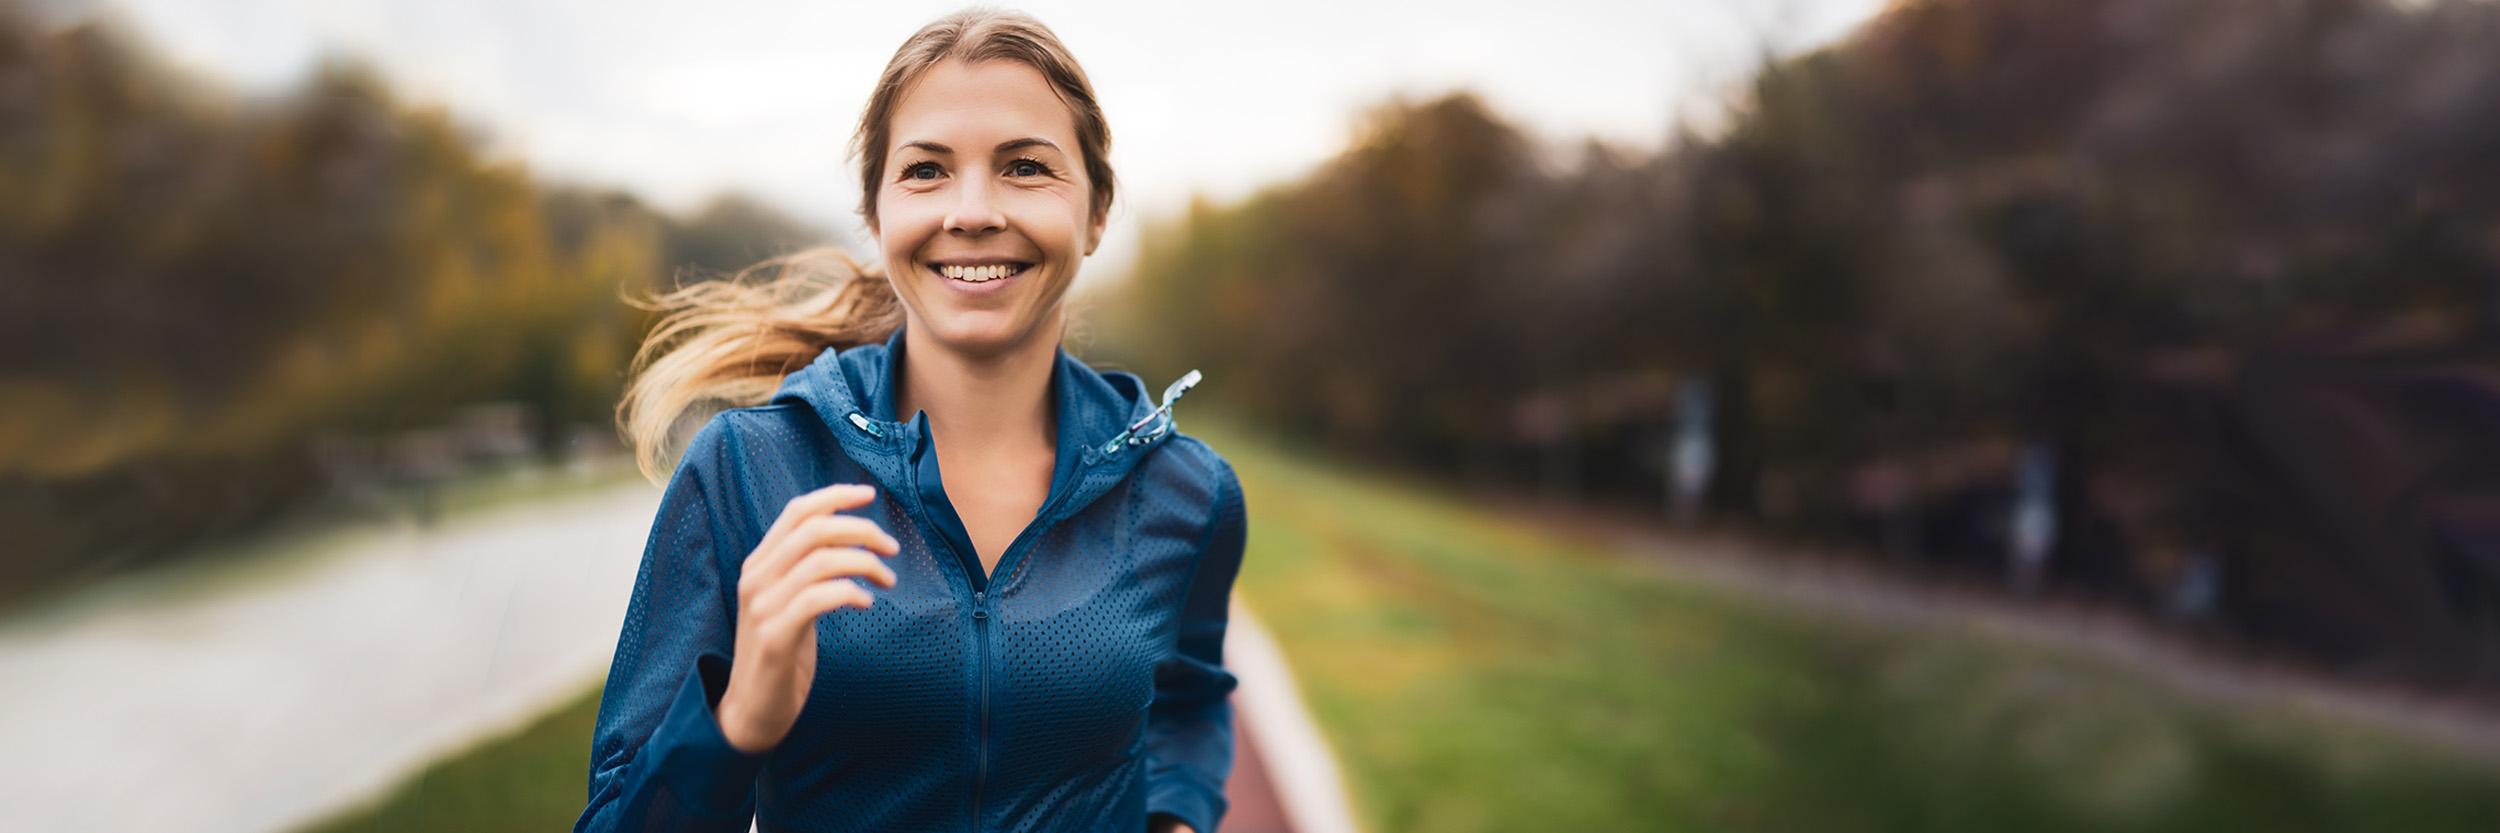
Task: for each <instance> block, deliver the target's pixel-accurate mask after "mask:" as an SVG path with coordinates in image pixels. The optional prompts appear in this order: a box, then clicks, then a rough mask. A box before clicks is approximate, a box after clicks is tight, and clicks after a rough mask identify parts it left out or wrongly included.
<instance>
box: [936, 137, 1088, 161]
mask: <svg viewBox="0 0 2500 833" xmlns="http://www.w3.org/2000/svg"><path fill="white" fill-rule="evenodd" d="M1034 145H1040V146H1042V147H1046V148H1050V149H1051V150H1059V152H1061V153H1066V152H1067V151H1064V150H1060V149H1059V145H1058V143H1056V142H1052V141H1051V140H1049V139H1044V138H1042V137H1039V136H1026V137H1024V138H1022V139H1009V140H1007V141H1004V142H1000V143H998V147H996V148H992V149H991V150H990V152H991V153H994V154H996V153H1006V152H1008V151H1011V150H1015V149H1017V148H1026V147H1032V146H1034ZM903 147H907V148H919V149H921V150H925V151H928V152H930V153H934V154H938V155H940V156H947V155H951V154H953V153H954V152H955V149H954V148H951V147H947V146H945V145H942V144H938V143H936V142H932V141H929V140H926V139H919V140H914V141H909V142H904V143H903Z"/></svg>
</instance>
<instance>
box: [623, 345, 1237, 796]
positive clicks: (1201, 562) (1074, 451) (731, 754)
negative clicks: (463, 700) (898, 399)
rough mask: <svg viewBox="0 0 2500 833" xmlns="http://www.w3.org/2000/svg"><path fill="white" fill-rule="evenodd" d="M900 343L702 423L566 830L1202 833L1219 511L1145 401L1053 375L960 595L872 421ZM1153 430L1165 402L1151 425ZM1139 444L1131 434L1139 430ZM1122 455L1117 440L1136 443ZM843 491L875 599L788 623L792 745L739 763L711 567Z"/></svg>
mask: <svg viewBox="0 0 2500 833" xmlns="http://www.w3.org/2000/svg"><path fill="white" fill-rule="evenodd" d="M902 353H903V346H902V331H901V330H899V329H898V330H897V331H896V332H895V334H894V335H893V336H892V337H891V338H888V339H887V340H886V341H885V343H884V344H882V345H878V344H869V345H863V346H860V347H857V348H853V349H848V350H836V349H833V348H827V349H826V350H825V351H824V352H823V353H822V354H821V355H819V356H817V358H816V359H815V361H814V362H813V363H811V364H809V365H808V366H807V367H805V368H803V369H801V370H799V371H798V372H796V373H792V374H790V375H789V376H787V377H786V378H784V380H783V381H782V384H781V387H780V389H779V390H778V392H776V393H775V394H774V396H773V398H772V399H771V400H770V401H768V402H767V403H765V404H763V405H758V406H754V407H747V408H736V409H732V410H728V411H723V412H721V413H720V414H718V415H717V416H715V417H713V418H712V419H711V420H710V421H709V422H707V423H705V424H704V426H703V427H702V429H701V430H700V431H698V432H696V434H695V435H694V437H693V439H692V440H691V441H690V442H689V443H688V444H687V448H686V450H685V452H684V455H683V456H682V457H681V458H680V459H679V461H678V464H677V468H676V471H675V473H674V474H673V475H671V477H670V479H669V483H668V487H667V489H666V491H665V492H664V494H663V496H662V498H661V502H660V509H659V512H658V515H657V517H656V518H655V519H654V520H653V522H652V525H651V534H650V538H649V539H648V541H647V543H646V545H645V547H644V550H643V555H642V566H641V569H640V572H639V574H638V575H637V576H636V578H635V579H634V590H633V596H632V599H631V600H630V602H629V603H628V607H627V608H626V612H625V624H624V630H623V633H622V634H621V635H620V636H619V637H618V638H617V644H616V659H615V661H614V664H612V665H611V666H610V668H609V671H608V681H607V690H606V693H605V694H604V695H603V696H602V697H601V698H600V701H599V719H598V724H597V727H596V728H595V729H594V730H593V734H592V738H591V757H590V803H589V806H588V807H587V808H586V809H584V810H583V812H582V816H581V820H580V821H579V822H578V823H577V824H575V825H574V830H576V831H577V833H578V832H580V831H623V830H707V831H743V830H746V829H747V827H748V824H749V821H750V819H752V821H753V823H754V825H755V826H756V827H757V828H759V829H760V830H763V831H775V830H805V831H818V830H823V831H834V830H874V831H884V832H885V833H904V832H905V831H1019V832H1020V833H1021V832H1022V831H1098V830H1117V831H1138V830H1144V829H1146V826H1147V823H1148V816H1149V815H1150V814H1165V815H1170V816H1174V817H1177V818H1178V819H1180V820H1181V821H1184V822H1186V823H1188V824H1189V825H1190V826H1191V827H1193V828H1196V829H1197V830H1199V831H1201V833H1215V831H1216V825H1217V822H1218V821H1220V820H1221V819H1222V817H1223V815H1224V809H1225V798H1224V792H1223V789H1224V781H1225V777H1226V776H1227V775H1228V774H1229V772H1230V770H1231V768H1232V758H1233V737H1232V723H1231V717H1232V714H1231V706H1230V704H1229V701H1228V699H1227V696H1228V695H1229V693H1230V692H1231V691H1232V689H1233V685H1234V678H1233V676H1232V675H1231V674H1230V673H1229V672H1227V671H1226V670H1225V668H1224V666H1223V660H1222V653H1221V649H1222V645H1223V641H1224V626H1225V619H1226V612H1225V608H1226V602H1227V600H1228V598H1229V596H1230V594H1231V589H1232V584H1233V578H1234V575H1235V573H1236V572H1237V570H1238V569H1239V567H1240V564H1241V552H1242V544H1243V538H1244V532H1243V514H1242V513H1243V508H1242V500H1241V487H1240V483H1239V481H1237V480H1236V479H1235V478H1234V476H1233V471H1232V468H1231V467H1230V466H1229V465H1228V464H1226V463H1225V461H1224V459H1223V457H1221V456H1219V455H1217V454H1216V453H1215V452H1214V451H1213V450H1212V449H1210V448H1208V447H1207V446H1206V444H1204V443H1201V442H1199V441H1198V440H1196V439H1195V438H1192V437H1189V436H1187V435H1183V434H1180V433H1178V432H1177V431H1175V430H1174V429H1173V427H1172V422H1171V420H1170V419H1169V418H1168V416H1169V415H1168V412H1167V413H1166V414H1163V415H1157V414H1156V413H1155V411H1156V407H1155V404H1154V403H1153V402H1152V401H1150V399H1149V396H1148V394H1147V393H1146V390H1145V386H1144V384H1143V382H1141V381H1140V380H1139V379H1138V378H1137V377H1136V376H1135V375H1132V374H1129V373H1125V372H1117V371H1113V372H1097V371H1095V370H1094V369H1092V368H1090V367H1087V366H1086V365H1085V364H1084V363H1083V362H1080V361H1078V360H1076V359H1075V358H1074V357H1072V356H1070V355H1069V354H1068V352H1067V351H1066V350H1065V349H1061V350H1060V351H1059V355H1058V360H1057V364H1056V365H1055V366H1054V368H1053V369H1052V371H1051V385H1050V387H1051V392H1052V400H1053V401H1052V407H1053V409H1054V413H1056V414H1057V431H1058V462H1057V464H1056V466H1055V471H1054V472H1053V474H1052V476H1051V484H1050V493H1049V497H1047V498H1046V499H1044V501H1043V503H1042V507H1041V510H1040V512H1039V513H1038V514H1037V515H1036V516H1035V518H1034V520H1033V522H1032V524H1031V525H1030V526H1028V527H1027V528H1026V529H1025V530H1024V531H1023V533H1021V534H1020V535H1018V536H1017V537H1016V539H1015V541H1014V543H1012V544H1010V545H1009V546H1008V547H1007V550H1006V552H1005V553H1004V554H1003V555H1002V556H1001V557H1000V558H999V560H998V566H997V570H996V574H995V575H988V576H985V575H984V574H983V571H982V569H981V565H980V561H979V557H978V556H977V555H976V554H975V553H974V551H973V549H972V543H971V538H970V536H969V535H968V534H967V533H966V532H965V530H964V525H963V522H962V521H961V520H960V519H959V518H958V517H957V516H956V514H955V511H954V509H953V507H952V506H951V504H949V503H948V501H947V497H946V491H945V489H944V488H943V486H942V485H941V484H940V483H939V479H938V464H937V459H938V458H937V453H936V450H935V448H934V447H933V446H932V445H931V441H930V436H929V423H928V418H927V415H926V414H925V413H924V414H914V415H913V416H912V417H911V418H910V419H909V420H908V421H904V420H900V419H898V417H897V415H896V414H895V413H894V409H895V404H894V382H895V381H896V380H897V379H898V378H899V377H898V376H897V364H898V362H899V361H900V360H901V358H902ZM1165 404H1166V405H1168V404H1169V402H1168V401H1167V402H1166V403H1165ZM1158 416H1160V417H1162V418H1155V417H1158ZM1141 421H1143V422H1144V424H1143V425H1139V426H1138V427H1137V428H1136V430H1134V431H1131V430H1129V429H1130V428H1131V426H1132V425H1137V424H1138V423H1140V422H1141ZM833 483H869V484H874V485H875V486H877V487H878V491H877V498H876V501H875V502H874V503H872V504H870V505H868V506H864V507H860V508H858V509H854V510H850V511H848V512H846V513H845V514H854V515H859V516H862V517H866V518H868V519H870V520H874V521H876V522H877V524H878V525H879V526H882V527H883V528H885V530H886V531H887V532H889V533H891V534H893V536H894V537H895V538H896V539H897V540H899V541H901V542H902V545H903V546H902V550H901V552H900V553H899V554H897V555H894V556H893V557H891V558H890V559H888V561H887V563H888V565H889V566H891V567H892V568H893V569H894V572H895V574H896V578H897V581H896V584H895V586H894V587H892V588H882V589H881V588H874V587H873V586H872V590H874V591H875V593H876V603H875V605H874V606H872V607H869V608H864V609H863V608H842V609H838V610H834V611H832V612H829V613H826V614H824V615H822V616H819V617H818V618H817V621H816V642H817V649H818V652H819V654H818V657H817V660H816V678H815V681H814V682H813V684H812V685H811V687H810V689H809V691H808V695H807V703H806V705H805V707H804V708H803V710H802V711H801V712H800V714H799V717H798V722H797V724H796V725H795V726H793V727H792V729H791V730H790V734H789V736H788V737H786V738H785V739H783V740H782V742H781V745H780V746H778V747H775V748H774V749H772V750H771V751H769V752H766V753H764V754H761V755H750V754H747V753H745V752H742V751H740V750H738V749H737V748H736V747H733V746H730V745H729V742H728V741H727V739H726V738H724V737H723V736H722V734H721V729H720V723H719V721H718V720H717V719H716V718H715V716H714V714H715V709H716V708H717V707H718V706H719V704H720V698H721V694H722V692H723V691H724V690H725V689H726V688H727V686H728V682H729V664H730V661H731V658H733V657H734V656H736V652H735V650H734V649H733V648H732V645H731V640H732V638H733V636H734V635H735V634H736V632H737V618H736V617H737V603H738V598H737V586H738V573H739V568H740V567H741V565H742V564H743V563H744V561H745V559H746V556H747V555H748V553H750V552H752V551H753V550H754V549H755V545H756V543H757V542H758V541H760V540H762V537H763V532H764V530H765V529H767V528H769V527H770V526H771V525H772V522H773V520H774V519H775V518H776V517H778V516H779V515H780V514H781V511H782V508H783V505H784V504H786V503H788V502H789V500H790V499H791V498H793V497H796V496H798V495H800V494H802V493H805V492H808V491H811V490H814V489H816V488H819V487H822V486H825V485H829V484H833Z"/></svg>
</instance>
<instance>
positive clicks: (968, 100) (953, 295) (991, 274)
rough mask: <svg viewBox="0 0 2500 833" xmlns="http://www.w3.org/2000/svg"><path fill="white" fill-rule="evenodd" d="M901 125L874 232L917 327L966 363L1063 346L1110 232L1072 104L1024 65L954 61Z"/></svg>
mask: <svg viewBox="0 0 2500 833" xmlns="http://www.w3.org/2000/svg"><path fill="white" fill-rule="evenodd" d="M889 127H890V128H891V129H890V131H889V132H888V136H889V137H890V141H891V144H890V145H889V146H888V147H887V148H886V163H885V170H884V172H883V173H882V174H881V175H880V176H879V177H878V179H879V184H878V185H877V188H878V192H877V205H876V209H877V212H876V213H877V217H876V220H875V222H874V228H873V231H875V233H876V235H877V246H878V248H879V249H880V250H882V252H883V255H884V258H885V263H886V267H887V274H888V275H889V276H890V277H891V278H892V279H893V281H894V291H895V293H896V294H897V295H900V296H901V297H902V300H903V306H904V309H905V312H906V314H907V315H908V316H909V318H910V323H909V325H908V326H909V327H910V328H911V329H914V330H920V331H923V332H925V333H927V334H928V335H931V336H934V337H935V338H936V339H937V341H938V343H940V344H942V345H945V346H946V348H947V349H949V350H951V351H955V352H959V353H963V354H966V355H995V354H998V353H1001V352H1005V351H1008V350H1012V349H1014V348H1016V347H1019V346H1023V345H1028V344H1031V343H1032V342H1033V340H1034V339H1037V338H1041V339H1050V340H1053V341H1054V342H1055V341H1056V339H1057V338H1058V336H1059V329H1060V328H1059V323H1060V301H1061V300H1062V299H1064V298H1065V297H1066V295H1067V292H1068V286H1069V285H1070V284H1072V283H1074V282H1075V281H1076V270H1077V265H1078V264H1079V263H1081V262H1082V261H1083V260H1084V258H1085V256H1087V255H1090V254H1092V253H1093V251H1094V246H1095V244H1096V243H1098V242H1100V240H1101V239H1102V229H1103V224H1102V223H1101V221H1100V220H1099V219H1097V218H1095V217H1093V216H1091V215H1092V210H1091V197H1092V193H1093V185H1092V183H1091V182H1089V181H1088V180H1087V179H1086V177H1085V164H1084V160H1083V159H1082V158H1081V157H1080V156H1079V155H1078V154H1079V153H1080V151H1079V150H1078V145H1077V142H1076V127H1075V120H1074V117H1073V116H1071V115H1070V113H1069V111H1068V108H1067V105H1065V104H1062V103H1061V102H1060V100H1059V97H1058V95H1057V94H1055V93H1054V92H1053V91H1052V89H1051V86H1050V83H1049V82H1048V81H1046V80H1044V79H1043V77H1042V74H1041V72H1040V71H1038V70H1035V69H1034V68H1032V67H1030V66H1027V65H1025V64H1022V63H1019V62H1016V61H1006V60H993V61H983V62H980V63H977V64H968V63H964V62H962V61H956V60H949V61H945V62H943V63H940V64H938V65H936V66H933V67H930V68H929V70H928V71H927V72H926V73H923V74H922V75H921V76H920V78H919V79H918V80H916V81H914V82H912V84H911V86H910V87H909V88H908V89H907V90H906V91H905V92H904V93H903V96H902V98H901V99H900V100H899V101H898V102H897V103H896V106H895V108H894V113H893V116H892V118H891V119H890V121H889Z"/></svg>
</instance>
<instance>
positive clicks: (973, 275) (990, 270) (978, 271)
mask: <svg viewBox="0 0 2500 833" xmlns="http://www.w3.org/2000/svg"><path fill="white" fill-rule="evenodd" d="M1032 267H1033V264H1030V263H992V264H985V265H981V266H943V265H939V264H935V263H932V264H929V270H930V271H933V272H936V273H938V275H939V276H940V277H943V278H946V279H947V280H951V281H962V282H964V283H989V282H991V281H995V280H1004V279H1007V278H1012V277H1015V276H1017V275H1021V274H1024V271H1025V270H1026V269H1030V268H1032Z"/></svg>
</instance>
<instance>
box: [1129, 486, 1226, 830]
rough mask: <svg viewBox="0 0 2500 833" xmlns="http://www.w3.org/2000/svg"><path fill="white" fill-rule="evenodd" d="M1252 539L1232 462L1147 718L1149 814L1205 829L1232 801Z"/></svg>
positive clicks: (1157, 671) (1219, 488) (1219, 491)
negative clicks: (1232, 639)
mask: <svg viewBox="0 0 2500 833" xmlns="http://www.w3.org/2000/svg"><path fill="white" fill-rule="evenodd" d="M1245 539H1246V526H1245V521H1244V516H1243V507H1242V499H1241V483H1240V481H1239V480H1238V479H1236V478H1235V476H1234V474H1233V470H1232V468H1231V467H1230V466H1225V467H1223V468H1222V469H1221V477H1220V482H1219V484H1218V486H1217V488H1216V495H1215V511H1214V516H1213V520H1212V521H1211V522H1210V523H1209V524H1208V526H1207V533H1206V538H1205V541H1204V542H1203V543H1202V544H1201V545H1200V553H1199V557H1198V565H1197V567H1196V569H1195V570H1194V572H1193V573H1192V575H1191V578H1190V584H1189V590H1188V596H1187V598H1186V599H1185V600H1184V602H1183V607H1182V610H1181V616H1180V623H1179V631H1178V633H1177V635H1176V640H1177V644H1176V646H1175V650H1174V652H1173V655H1172V657H1171V658H1170V659H1167V660H1165V661H1164V662H1163V664H1162V665H1160V666H1158V667H1157V668H1156V669H1155V696H1154V704H1153V705H1152V706H1151V707H1149V708H1148V710H1147V716H1146V721H1147V725H1146V754H1147V769H1146V812H1147V814H1148V816H1149V817H1150V818H1151V817H1153V816H1158V815H1160V816H1170V817H1173V818H1177V819H1179V820H1180V821H1182V822H1183V823H1186V824H1188V825H1189V826H1190V828H1192V829H1194V830H1196V831H1198V833H1215V827H1216V824H1217V823H1218V822H1220V821H1221V820H1222V819H1223V817H1224V810H1225V807H1226V803H1225V798H1224V779H1225V778H1226V777H1227V776H1229V775H1231V774H1232V767H1233V723H1232V703H1231V700H1230V699H1229V696H1230V695H1231V693H1232V690H1233V686H1234V684H1235V682H1236V681H1235V680H1234V678H1233V675H1232V673H1231V672H1229V671H1226V670H1225V668H1224V626H1225V622H1226V619H1227V615H1228V614H1227V606H1228V604H1229V603H1230V601H1231V599H1232V590H1233V578H1234V576H1235V575H1236V574H1238V573H1239V572H1240V569H1241V552H1242V546H1243V544H1244V543H1245Z"/></svg>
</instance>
